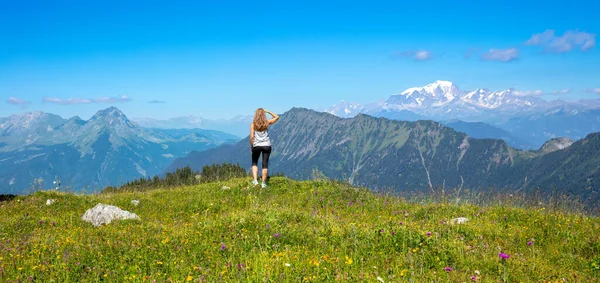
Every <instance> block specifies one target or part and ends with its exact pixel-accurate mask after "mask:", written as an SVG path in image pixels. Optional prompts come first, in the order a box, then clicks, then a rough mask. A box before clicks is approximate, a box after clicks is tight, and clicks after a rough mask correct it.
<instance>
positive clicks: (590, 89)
mask: <svg viewBox="0 0 600 283" xmlns="http://www.w3.org/2000/svg"><path fill="white" fill-rule="evenodd" d="M585 92H589V93H596V94H600V88H588V89H586V90H585Z"/></svg>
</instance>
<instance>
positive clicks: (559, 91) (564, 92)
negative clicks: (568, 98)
mask: <svg viewBox="0 0 600 283" xmlns="http://www.w3.org/2000/svg"><path fill="white" fill-rule="evenodd" d="M569 92H571V89H570V88H567V89H561V90H556V91H553V92H552V93H551V94H567V93H569Z"/></svg>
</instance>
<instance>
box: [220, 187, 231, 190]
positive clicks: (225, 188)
mask: <svg viewBox="0 0 600 283" xmlns="http://www.w3.org/2000/svg"><path fill="white" fill-rule="evenodd" d="M229 189H231V188H230V187H228V186H223V187H221V190H229Z"/></svg>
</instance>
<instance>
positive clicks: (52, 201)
mask: <svg viewBox="0 0 600 283" xmlns="http://www.w3.org/2000/svg"><path fill="white" fill-rule="evenodd" d="M55 202H56V200H55V199H53V198H52V199H48V200H46V205H52V204H53V203H55Z"/></svg>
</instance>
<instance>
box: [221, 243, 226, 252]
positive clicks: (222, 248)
mask: <svg viewBox="0 0 600 283" xmlns="http://www.w3.org/2000/svg"><path fill="white" fill-rule="evenodd" d="M225 249H227V246H225V243H223V244H221V250H222V251H224V250H225Z"/></svg>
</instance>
